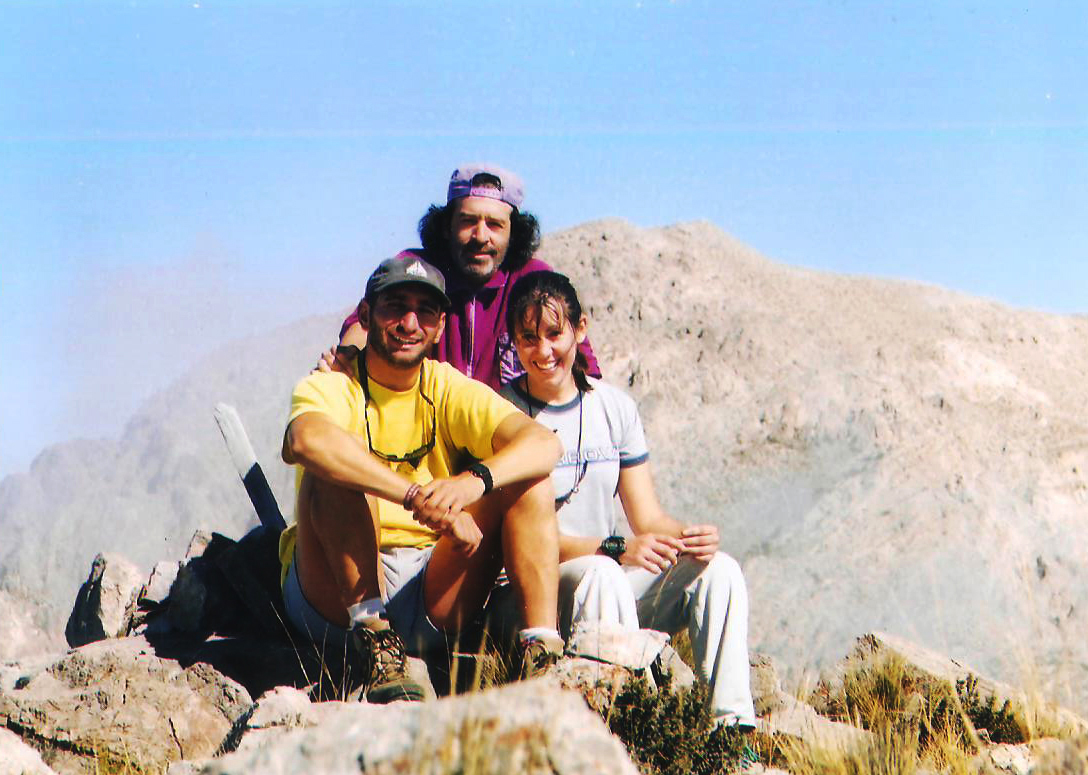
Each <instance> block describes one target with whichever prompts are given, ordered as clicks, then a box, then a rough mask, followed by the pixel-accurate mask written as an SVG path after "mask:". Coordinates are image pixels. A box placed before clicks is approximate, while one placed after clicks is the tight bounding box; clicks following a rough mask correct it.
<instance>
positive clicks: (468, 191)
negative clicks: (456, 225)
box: [446, 162, 525, 210]
mask: <svg viewBox="0 0 1088 775" xmlns="http://www.w3.org/2000/svg"><path fill="white" fill-rule="evenodd" d="M477 175H490V176H492V177H494V178H497V179H498V181H499V187H498V188H494V187H493V186H491V185H486V184H483V185H479V184H478V185H475V186H474V185H472V181H473V179H474V178H475V177H476V176H477ZM462 196H484V197H487V198H488V199H498V200H499V201H502V202H506V204H508V205H510V206H511V207H513V208H514V209H515V210H519V209H521V203H522V202H523V201H524V200H525V184H524V183H522V182H521V178H519V177H518V176H517V175H515V174H514V173H513V172H510V170H504V169H503V168H502V167H500V166H499V165H497V164H490V163H487V162H477V163H473V164H462V165H461V166H460V167H458V168H457V169H455V170H454V171H453V174H452V175H451V176H450V187H449V189H448V190H447V191H446V204H449V203H450V202H452V201H453V200H454V199H457V198H459V197H462Z"/></svg>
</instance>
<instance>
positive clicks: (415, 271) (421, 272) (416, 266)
mask: <svg viewBox="0 0 1088 775" xmlns="http://www.w3.org/2000/svg"><path fill="white" fill-rule="evenodd" d="M404 273H405V274H410V275H414V276H415V277H426V276H427V270H426V269H424V268H423V265H422V264H421V263H419V262H418V261H413V262H412V263H411V264H409V265H408V268H407V269H405V270H404Z"/></svg>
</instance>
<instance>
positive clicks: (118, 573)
mask: <svg viewBox="0 0 1088 775" xmlns="http://www.w3.org/2000/svg"><path fill="white" fill-rule="evenodd" d="M143 581H144V575H143V574H142V573H141V572H140V569H139V568H137V567H136V566H135V565H133V564H132V563H131V562H129V561H128V560H126V559H125V558H124V557H122V556H121V555H119V554H99V555H97V556H96V557H95V558H94V561H93V562H92V563H91V572H90V575H88V576H87V580H86V581H85V582H83V585H82V586H81V587H80V588H79V592H78V593H77V594H76V604H75V607H74V608H73V609H72V613H71V615H70V616H69V617H68V625H67V626H66V627H65V628H64V637H65V638H66V639H67V640H68V645H69V646H72V647H73V648H74V647H77V646H84V645H86V644H88V643H93V642H94V641H96V640H102V639H103V638H118V637H121V636H123V635H127V634H128V630H129V626H130V625H131V623H132V618H133V615H134V614H135V611H136V601H137V599H138V598H139V597H140V595H141V593H142V592H143V589H144V585H143Z"/></svg>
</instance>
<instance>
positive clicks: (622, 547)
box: [601, 536, 627, 562]
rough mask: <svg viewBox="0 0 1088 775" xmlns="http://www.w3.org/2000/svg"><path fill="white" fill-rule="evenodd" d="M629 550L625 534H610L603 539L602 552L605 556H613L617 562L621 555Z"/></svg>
mask: <svg viewBox="0 0 1088 775" xmlns="http://www.w3.org/2000/svg"><path fill="white" fill-rule="evenodd" d="M626 551H627V539H626V538H624V537H623V536H609V537H608V538H606V539H604V540H603V541H601V554H603V555H604V556H605V557H611V558H612V559H613V560H615V561H616V562H619V561H620V557H622V556H623V553H624V552H626Z"/></svg>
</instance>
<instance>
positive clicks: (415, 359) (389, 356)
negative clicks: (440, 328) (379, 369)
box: [366, 329, 434, 369]
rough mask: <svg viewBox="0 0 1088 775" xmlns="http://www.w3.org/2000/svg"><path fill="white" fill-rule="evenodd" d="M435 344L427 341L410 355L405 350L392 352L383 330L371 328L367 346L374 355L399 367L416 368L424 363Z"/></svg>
mask: <svg viewBox="0 0 1088 775" xmlns="http://www.w3.org/2000/svg"><path fill="white" fill-rule="evenodd" d="M433 345H434V342H430V343H425V344H424V346H423V347H422V348H421V349H420V351H419V353H418V354H417V355H412V356H408V355H406V354H405V353H403V352H397V353H394V352H392V351H391V350H390V349H389V347H388V346H387V345H386V343H385V335H384V333H383V332H381V331H377V330H375V329H371V330H370V331H369V332H368V334H367V338H366V346H367V347H368V348H371V349H372V350H373V351H374V355H376V356H377V357H378V358H380V359H381V360H383V361H385V362H386V363H388V364H389V365H390V366H395V367H396V368H398V369H414V368H415V367H416V366H418V365H419V364H421V363H423V359H424V358H426V357H427V355H428V353H430V351H431V347H432V346H433Z"/></svg>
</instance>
